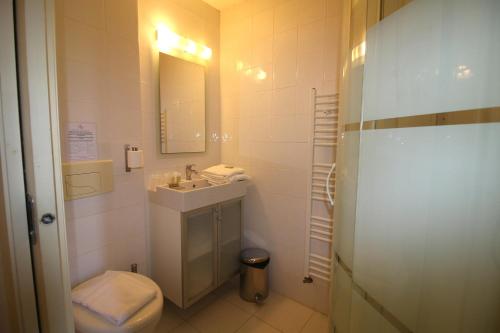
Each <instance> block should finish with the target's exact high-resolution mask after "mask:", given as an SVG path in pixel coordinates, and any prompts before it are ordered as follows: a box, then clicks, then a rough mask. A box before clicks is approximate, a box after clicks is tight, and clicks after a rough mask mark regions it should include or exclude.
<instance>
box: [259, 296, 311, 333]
mask: <svg viewBox="0 0 500 333" xmlns="http://www.w3.org/2000/svg"><path fill="white" fill-rule="evenodd" d="M312 314H313V311H312V310H311V309H309V308H308V307H306V306H304V305H302V304H299V303H297V302H295V301H293V300H291V299H289V298H286V297H283V296H281V295H280V294H277V293H273V292H271V293H270V295H269V297H268V298H267V300H266V301H265V303H264V304H262V305H260V306H259V309H258V310H257V312H255V316H256V317H257V318H259V319H261V320H263V321H265V322H266V323H268V324H269V325H271V326H273V327H275V328H277V329H279V330H281V331H283V332H285V333H288V332H290V333H292V332H300V331H301V330H302V328H304V326H305V324H306V322H307V321H308V320H309V319H310V318H311V316H312Z"/></svg>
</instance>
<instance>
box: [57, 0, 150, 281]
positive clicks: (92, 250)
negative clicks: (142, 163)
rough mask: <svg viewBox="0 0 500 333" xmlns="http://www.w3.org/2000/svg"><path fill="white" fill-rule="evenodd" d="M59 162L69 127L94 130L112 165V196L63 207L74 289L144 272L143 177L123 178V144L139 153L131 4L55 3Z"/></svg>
mask: <svg viewBox="0 0 500 333" xmlns="http://www.w3.org/2000/svg"><path fill="white" fill-rule="evenodd" d="M57 35H58V40H57V42H58V44H57V45H58V50H57V51H58V66H59V68H58V69H59V78H58V79H59V107H60V114H61V130H62V148H63V158H64V160H65V161H67V154H66V148H67V145H66V143H67V142H66V140H65V138H64V133H65V128H66V123H67V122H74V121H85V122H93V123H96V124H97V143H98V159H112V160H113V166H114V170H113V177H114V191H113V192H111V193H107V194H103V195H99V196H95V197H90V198H85V199H79V200H73V201H67V202H66V217H67V219H66V221H67V232H68V246H69V253H70V272H71V279H72V283H73V284H76V283H79V282H81V281H83V280H85V279H87V278H89V277H91V276H93V275H96V274H98V273H100V272H102V271H103V270H106V269H120V270H129V269H130V264H132V263H137V264H138V265H139V270H140V271H145V270H146V237H145V236H146V234H145V208H144V205H145V201H144V185H143V183H144V176H143V171H141V170H138V171H133V172H131V173H125V170H124V153H123V146H124V145H125V144H132V145H138V146H141V145H142V127H141V123H142V118H141V109H140V93H139V87H140V86H139V52H138V45H137V2H136V1H135V0H124V1H123V0H92V1H87V0H85V1H84V0H59V1H57Z"/></svg>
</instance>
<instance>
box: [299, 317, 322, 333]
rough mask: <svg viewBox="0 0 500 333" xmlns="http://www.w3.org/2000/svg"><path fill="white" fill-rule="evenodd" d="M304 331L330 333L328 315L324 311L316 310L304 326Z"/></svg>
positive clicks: (303, 332)
mask: <svg viewBox="0 0 500 333" xmlns="http://www.w3.org/2000/svg"><path fill="white" fill-rule="evenodd" d="M302 333H328V317H327V316H325V315H324V314H322V313H319V312H314V314H313V315H312V317H311V319H309V321H308V322H307V323H306V326H304V329H303V330H302Z"/></svg>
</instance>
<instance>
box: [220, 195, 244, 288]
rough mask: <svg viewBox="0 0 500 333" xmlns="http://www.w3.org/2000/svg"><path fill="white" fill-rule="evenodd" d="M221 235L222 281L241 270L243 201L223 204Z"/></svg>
mask: <svg viewBox="0 0 500 333" xmlns="http://www.w3.org/2000/svg"><path fill="white" fill-rule="evenodd" d="M220 235H221V239H220V247H221V249H220V251H221V252H220V280H221V281H220V282H224V281H226V280H228V279H230V278H231V277H233V276H234V275H236V274H237V273H238V272H239V270H240V263H239V255H240V250H241V201H235V202H231V203H227V204H223V205H221V224H220Z"/></svg>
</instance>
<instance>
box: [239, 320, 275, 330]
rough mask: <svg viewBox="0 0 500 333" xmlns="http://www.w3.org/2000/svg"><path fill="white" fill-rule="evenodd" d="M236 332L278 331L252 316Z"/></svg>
mask: <svg viewBox="0 0 500 333" xmlns="http://www.w3.org/2000/svg"><path fill="white" fill-rule="evenodd" d="M237 333H279V331H278V330H277V329H275V328H273V327H271V326H270V325H268V324H266V323H265V322H263V321H262V320H260V319H258V318H255V317H252V318H250V319H249V320H248V321H247V322H246V323H245V325H243V327H241V328H240V329H239V330H238V331H237Z"/></svg>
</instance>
